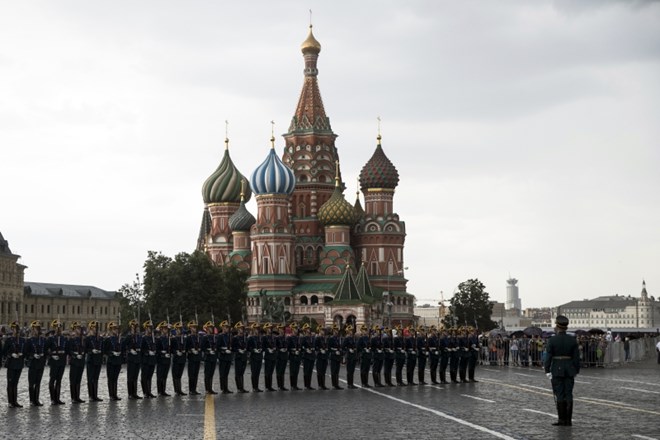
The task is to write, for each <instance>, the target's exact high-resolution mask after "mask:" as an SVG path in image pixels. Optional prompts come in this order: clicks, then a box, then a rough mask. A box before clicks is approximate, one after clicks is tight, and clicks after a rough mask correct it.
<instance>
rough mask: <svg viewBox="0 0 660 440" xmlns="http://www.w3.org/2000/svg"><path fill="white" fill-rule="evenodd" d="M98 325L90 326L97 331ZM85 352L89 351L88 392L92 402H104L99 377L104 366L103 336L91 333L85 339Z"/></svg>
mask: <svg viewBox="0 0 660 440" xmlns="http://www.w3.org/2000/svg"><path fill="white" fill-rule="evenodd" d="M96 326H98V323H97V324H96V325H95V326H90V327H89V328H90V330H91V331H96V330H97V329H96ZM85 352H86V353H87V394H88V395H89V400H90V401H92V402H102V401H103V399H101V398H100V397H99V377H100V376H101V368H102V366H103V338H102V337H101V336H99V335H98V334H95V335H89V336H87V338H86V339H85Z"/></svg>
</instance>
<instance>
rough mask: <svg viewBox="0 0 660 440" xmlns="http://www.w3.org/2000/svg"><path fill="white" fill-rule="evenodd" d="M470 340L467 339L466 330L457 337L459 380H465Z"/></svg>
mask: <svg viewBox="0 0 660 440" xmlns="http://www.w3.org/2000/svg"><path fill="white" fill-rule="evenodd" d="M469 349H470V342H469V340H468V335H467V330H463V333H462V334H461V336H459V338H458V356H459V357H458V375H459V377H460V379H461V382H464V383H465V382H467V366H468V361H469V359H470V350H469Z"/></svg>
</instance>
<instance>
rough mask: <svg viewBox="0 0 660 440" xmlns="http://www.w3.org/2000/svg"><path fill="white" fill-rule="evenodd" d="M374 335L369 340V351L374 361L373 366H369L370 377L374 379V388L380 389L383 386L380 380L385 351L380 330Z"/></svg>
mask: <svg viewBox="0 0 660 440" xmlns="http://www.w3.org/2000/svg"><path fill="white" fill-rule="evenodd" d="M374 332H375V333H374V335H373V337H372V338H371V341H370V343H371V351H372V353H371V354H372V357H373V360H374V363H373V365H372V366H371V375H372V376H373V379H374V386H376V387H378V388H382V387H383V386H384V385H383V384H382V382H381V380H380V375H381V372H382V371H383V362H385V350H384V348H383V339H382V338H383V337H382V335H381V333H380V329H378V330H375V331H374Z"/></svg>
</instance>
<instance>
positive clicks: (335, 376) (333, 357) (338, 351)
mask: <svg viewBox="0 0 660 440" xmlns="http://www.w3.org/2000/svg"><path fill="white" fill-rule="evenodd" d="M341 342H342V341H341V339H340V338H339V326H338V325H337V324H332V335H331V336H330V337H329V338H328V350H329V351H330V379H331V381H332V388H333V389H335V390H343V389H344V388H342V387H341V386H339V369H340V368H341V363H342V361H343V360H344V354H343V352H342V347H341Z"/></svg>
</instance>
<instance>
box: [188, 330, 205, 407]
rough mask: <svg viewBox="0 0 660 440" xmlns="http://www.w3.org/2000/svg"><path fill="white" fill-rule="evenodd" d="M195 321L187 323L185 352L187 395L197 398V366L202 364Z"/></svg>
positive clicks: (200, 345) (200, 344) (200, 346)
mask: <svg viewBox="0 0 660 440" xmlns="http://www.w3.org/2000/svg"><path fill="white" fill-rule="evenodd" d="M197 325H198V324H197V321H196V320H194V321H190V322H189V323H188V332H189V335H188V337H187V338H186V352H188V394H190V395H191V396H198V395H199V394H201V393H199V392H198V391H197V378H198V377H199V366H200V364H201V362H202V341H201V340H200V338H199V335H198V334H197Z"/></svg>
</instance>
